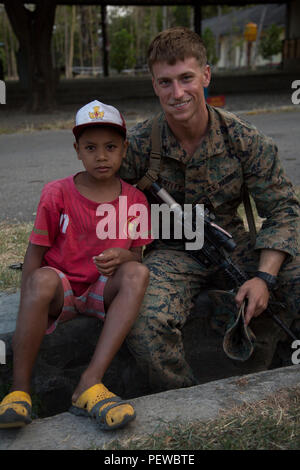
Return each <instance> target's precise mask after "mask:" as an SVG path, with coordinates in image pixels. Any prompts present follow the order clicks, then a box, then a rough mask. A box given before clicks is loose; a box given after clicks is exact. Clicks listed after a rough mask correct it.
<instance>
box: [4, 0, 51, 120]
mask: <svg viewBox="0 0 300 470" xmlns="http://www.w3.org/2000/svg"><path fill="white" fill-rule="evenodd" d="M4 5H5V9H6V12H7V15H8V17H9V20H10V22H11V25H12V27H13V30H14V32H15V34H16V36H17V38H18V40H19V44H20V49H19V58H21V64H22V61H23V74H24V79H25V82H24V83H25V84H26V87H27V90H28V109H29V110H30V111H40V110H49V109H51V108H52V107H53V104H54V97H55V85H56V80H55V74H54V70H53V66H52V57H51V37H52V29H53V25H54V18H55V8H56V4H55V2H53V1H52V0H40V1H37V3H36V7H35V9H34V11H29V10H28V9H27V8H25V7H24V5H23V2H22V0H4ZM19 63H20V62H19ZM19 73H20V72H19Z"/></svg>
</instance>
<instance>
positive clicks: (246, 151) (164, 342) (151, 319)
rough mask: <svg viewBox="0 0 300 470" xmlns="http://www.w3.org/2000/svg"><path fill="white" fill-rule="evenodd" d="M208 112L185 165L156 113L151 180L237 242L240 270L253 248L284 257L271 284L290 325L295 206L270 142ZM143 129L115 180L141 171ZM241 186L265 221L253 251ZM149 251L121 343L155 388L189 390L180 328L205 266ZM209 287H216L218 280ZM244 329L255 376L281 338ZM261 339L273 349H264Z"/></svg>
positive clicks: (262, 329) (206, 276) (266, 324)
mask: <svg viewBox="0 0 300 470" xmlns="http://www.w3.org/2000/svg"><path fill="white" fill-rule="evenodd" d="M208 112H209V123H210V124H209V130H208V133H207V134H206V136H205V137H204V138H203V140H202V142H201V144H200V146H199V147H198V149H197V150H196V151H195V153H194V155H193V156H192V157H190V156H189V155H188V154H187V153H186V152H185V150H184V149H183V148H181V146H180V144H179V143H178V142H177V140H176V138H175V137H174V135H173V134H172V132H171V130H170V128H169V127H168V125H167V122H166V120H165V118H164V115H163V113H162V114H161V115H160V117H159V128H160V134H161V150H162V152H161V154H162V168H161V172H160V178H159V182H160V184H161V185H162V186H163V187H164V188H165V189H166V190H167V191H169V193H170V194H171V195H172V196H173V197H174V198H175V199H176V200H177V202H179V203H180V204H184V203H186V204H188V203H189V204H196V203H203V204H204V205H205V207H207V208H208V209H209V210H210V211H213V212H214V214H215V216H216V220H215V221H216V223H217V224H218V225H220V226H221V227H223V228H224V229H226V230H227V231H228V232H230V233H231V234H232V235H233V237H234V240H235V241H236V243H237V249H236V250H235V252H234V254H233V256H232V258H233V259H234V260H235V261H237V262H238V263H239V265H240V266H241V267H243V268H244V269H245V270H246V271H247V272H249V273H251V272H255V271H256V270H257V268H258V259H259V250H260V249H263V248H270V249H275V250H281V251H284V252H285V253H286V254H287V255H288V256H287V258H286V260H285V262H284V264H283V266H282V268H281V271H280V274H279V278H280V281H281V287H280V295H281V298H284V301H285V302H286V303H287V304H288V307H289V308H288V314H286V318H285V320H287V319H288V322H289V323H290V321H291V318H292V317H293V318H294V317H295V316H296V315H297V313H298V309H299V304H300V262H299V261H300V258H299V255H298V253H299V246H298V243H299V235H298V234H299V227H300V218H299V215H300V208H299V202H298V200H297V198H296V197H295V194H294V191H293V188H292V185H291V182H290V181H289V179H288V178H287V176H286V175H285V173H284V171H283V169H282V166H281V163H280V161H279V158H278V155H277V148H276V146H275V145H274V143H273V142H272V140H271V139H269V138H268V137H266V136H264V135H263V134H261V133H260V132H259V131H258V130H257V129H256V128H255V127H254V126H253V125H251V124H250V123H248V122H246V121H244V120H242V119H240V118H239V117H237V116H235V115H233V114H231V113H229V112H226V111H224V110H221V109H217V108H213V107H210V106H208ZM151 128H152V120H149V121H145V122H144V123H141V124H138V125H137V126H135V127H134V128H133V129H131V131H130V133H129V142H130V146H129V150H128V154H127V157H126V160H125V161H124V164H123V166H122V168H121V177H122V178H124V179H125V180H126V181H128V182H129V183H131V184H135V183H137V181H138V180H139V179H140V178H141V177H142V176H143V175H144V174H145V172H146V169H147V166H148V162H149V154H150V150H151ZM243 183H245V184H246V185H247V187H248V189H249V191H250V193H251V195H252V197H253V199H254V200H255V203H256V207H257V211H258V214H259V216H260V217H261V218H263V219H265V220H264V222H263V225H262V228H261V230H260V231H259V233H258V234H257V237H256V243H255V246H254V247H253V246H251V243H250V241H249V237H248V234H247V233H246V232H245V229H244V225H243V222H242V220H241V218H240V217H239V216H238V214H237V208H238V207H239V205H240V203H241V202H242V185H243ZM150 250H151V251H150V252H149V253H148V254H147V255H146V257H145V264H146V265H147V266H148V268H149V269H150V272H151V276H150V285H149V288H148V290H147V293H146V296H145V299H144V302H143V306H142V309H141V312H140V315H139V317H138V319H137V321H136V323H135V325H134V328H133V329H132V332H131V334H130V336H129V337H128V344H129V347H130V349H131V350H132V352H133V354H134V355H135V357H136V359H137V361H138V362H139V363H140V365H141V366H142V367H143V369H144V370H147V371H148V375H149V379H150V383H151V384H152V386H153V388H155V390H163V389H168V388H177V387H184V386H190V385H193V384H195V383H196V379H195V378H194V376H193V373H192V371H191V369H190V367H189V366H188V364H187V363H186V361H185V358H184V351H183V345H182V338H181V331H180V330H181V328H182V327H183V325H184V324H185V322H186V319H187V317H188V315H189V313H190V309H191V307H192V305H193V298H194V297H195V296H196V295H197V294H198V293H199V292H200V291H201V290H203V289H205V288H206V287H207V285H208V282H211V278H214V280H216V276H215V275H214V273H215V268H214V267H211V268H209V269H207V268H204V267H202V266H201V265H199V264H198V263H197V262H196V261H194V260H193V259H192V258H191V257H190V256H189V255H188V254H187V253H184V251H183V245H182V244H181V243H180V242H178V240H176V241H168V240H156V241H155V242H154V243H153V244H152V245H150ZM256 250H258V251H256ZM217 285H218V287H223V288H225V287H226V286H224V285H223V286H222V280H221V284H220V283H218V284H217ZM251 328H252V330H253V331H254V333H256V334H257V336H258V345H257V348H256V353H255V354H256V356H257V357H259V358H260V359H258V362H256V369H263V368H266V367H268V365H269V364H270V361H271V358H272V355H273V352H274V347H275V346H276V343H277V341H278V338H279V337H280V335H281V334H282V332H281V330H280V329H279V328H278V327H277V326H276V325H275V324H274V323H273V322H272V321H271V320H270V319H269V318H265V316H264V315H263V314H262V315H260V316H259V317H258V318H257V319H252V321H251ZM268 335H269V336H268ZM270 335H271V337H272V345H273V346H272V347H271V348H268V351H266V343H268V342H269V343H270ZM249 361H251V359H249Z"/></svg>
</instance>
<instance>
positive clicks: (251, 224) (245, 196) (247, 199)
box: [242, 184, 257, 246]
mask: <svg viewBox="0 0 300 470" xmlns="http://www.w3.org/2000/svg"><path fill="white" fill-rule="evenodd" d="M242 190H243V194H242V196H243V204H244V207H245V212H246V217H247V222H248V227H249V233H250V239H251V244H252V245H253V246H254V245H255V240H256V233H257V232H256V225H255V220H254V215H253V210H252V206H251V201H250V196H249V192H248V188H247V186H246V185H245V184H244V185H243V189H242Z"/></svg>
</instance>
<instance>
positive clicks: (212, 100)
mask: <svg viewBox="0 0 300 470" xmlns="http://www.w3.org/2000/svg"><path fill="white" fill-rule="evenodd" d="M206 102H207V104H210V105H211V106H219V107H222V106H225V96H224V95H218V96H209V97H207V98H206Z"/></svg>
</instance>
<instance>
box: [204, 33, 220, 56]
mask: <svg viewBox="0 0 300 470" xmlns="http://www.w3.org/2000/svg"><path fill="white" fill-rule="evenodd" d="M202 39H203V41H204V44H205V47H206V53H207V60H208V62H209V64H211V65H214V64H216V63H217V61H218V57H217V54H216V40H215V36H214V34H213V32H212V30H211V29H210V28H205V30H204V31H203V34H202Z"/></svg>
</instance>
